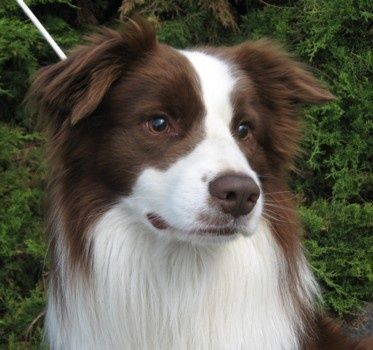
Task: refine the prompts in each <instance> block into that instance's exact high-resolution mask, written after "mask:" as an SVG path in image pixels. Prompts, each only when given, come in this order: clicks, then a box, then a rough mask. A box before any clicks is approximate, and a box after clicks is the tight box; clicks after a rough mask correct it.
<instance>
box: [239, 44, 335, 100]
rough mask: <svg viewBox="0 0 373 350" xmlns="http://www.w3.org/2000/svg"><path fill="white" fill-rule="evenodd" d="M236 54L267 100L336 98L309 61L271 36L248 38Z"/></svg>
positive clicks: (240, 64)
mask: <svg viewBox="0 0 373 350" xmlns="http://www.w3.org/2000/svg"><path fill="white" fill-rule="evenodd" d="M234 55H235V61H236V62H237V63H238V64H239V66H240V67H242V68H243V69H244V70H245V71H247V72H248V73H249V75H250V78H251V79H252V80H253V81H254V82H255V84H256V87H257V89H258V91H259V93H260V94H261V96H262V97H263V99H265V100H267V101H270V100H274V99H275V100H276V101H279V102H280V101H282V102H284V101H288V102H290V103H296V104H297V103H298V104H318V103H323V102H328V101H332V100H334V96H333V95H332V94H331V93H330V92H329V91H327V90H326V89H325V88H323V87H322V86H321V84H320V83H319V82H318V81H317V80H316V79H315V78H314V76H313V75H312V74H311V73H310V72H309V71H308V69H307V67H306V66H305V65H303V64H301V63H299V62H297V61H296V60H294V59H292V58H291V57H290V56H289V55H288V54H286V53H285V52H284V51H283V50H282V48H281V47H279V46H278V45H276V44H274V43H273V42H271V41H269V40H260V41H257V42H246V43H244V44H242V45H239V46H237V47H236V48H235V54H234Z"/></svg>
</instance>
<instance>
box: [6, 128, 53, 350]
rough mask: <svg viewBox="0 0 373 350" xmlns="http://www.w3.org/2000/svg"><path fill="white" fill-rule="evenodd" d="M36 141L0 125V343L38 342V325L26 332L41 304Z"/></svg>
mask: <svg viewBox="0 0 373 350" xmlns="http://www.w3.org/2000/svg"><path fill="white" fill-rule="evenodd" d="M41 142H42V140H41V138H40V136H39V135H38V134H37V133H27V132H25V131H24V130H22V129H20V128H15V127H10V126H8V125H6V124H0V173H1V177H0V198H1V207H0V266H3V267H5V268H2V269H1V270H0V281H1V283H0V305H1V307H0V315H1V319H0V344H9V346H10V347H11V346H13V348H15V349H20V348H27V344H28V343H29V342H28V341H27V337H30V339H31V343H35V344H36V343H40V339H41V337H40V334H41V324H40V322H36V323H35V325H34V327H32V328H30V329H29V332H28V334H27V329H28V327H29V326H30V324H32V321H33V320H34V319H35V317H37V315H38V314H39V313H40V312H41V311H42V309H43V304H44V296H43V283H42V282H41V281H42V279H41V276H42V272H43V264H44V256H45V250H46V248H45V245H44V237H43V234H42V231H43V230H42V220H41V217H42V208H41V202H42V198H43V191H42V190H41V187H42V181H43V180H42V179H43V178H44V174H45V169H44V168H43V161H42V159H43V158H42V153H41V150H40V145H41Z"/></svg>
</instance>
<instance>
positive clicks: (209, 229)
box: [146, 213, 237, 236]
mask: <svg viewBox="0 0 373 350" xmlns="http://www.w3.org/2000/svg"><path fill="white" fill-rule="evenodd" d="M146 217H147V219H148V221H149V222H150V224H151V225H152V226H153V227H155V228H156V229H157V230H166V229H168V228H172V227H171V226H170V225H169V224H168V223H167V222H166V221H165V220H164V219H163V218H162V217H161V216H159V215H157V214H155V213H149V214H147V215H146ZM236 232H237V228H236V227H235V226H233V225H231V226H202V227H199V228H191V229H190V230H185V233H187V234H195V235H204V236H209V235H211V236H212V235H213V236H229V235H233V234H234V233H236Z"/></svg>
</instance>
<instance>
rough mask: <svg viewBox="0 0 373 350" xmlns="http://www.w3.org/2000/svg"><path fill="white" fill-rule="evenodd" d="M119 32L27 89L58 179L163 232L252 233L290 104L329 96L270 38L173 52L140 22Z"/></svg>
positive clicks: (291, 122)
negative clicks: (47, 122) (45, 124)
mask: <svg viewBox="0 0 373 350" xmlns="http://www.w3.org/2000/svg"><path fill="white" fill-rule="evenodd" d="M122 30H123V32H122V33H121V34H119V33H117V32H113V31H106V32H105V33H104V34H102V35H98V36H96V37H94V39H93V40H92V43H91V44H90V45H89V46H85V47H81V48H79V49H77V50H76V51H75V52H73V53H72V54H71V55H70V56H69V58H68V59H67V60H66V61H64V62H61V63H59V64H57V65H55V66H53V67H52V68H47V70H45V71H44V72H43V73H41V75H40V76H39V78H38V79H37V81H36V83H35V84H36V87H35V88H36V89H38V91H37V92H35V93H34V95H35V96H34V99H35V100H36V101H37V104H38V105H39V107H41V110H42V112H43V113H44V114H48V115H51V116H52V117H53V118H54V119H53V121H52V124H51V125H52V127H51V129H52V133H53V135H54V140H55V142H56V146H55V147H56V150H57V153H58V152H60V153H61V154H60V155H59V162H60V163H62V165H60V166H61V168H62V169H63V171H64V172H65V174H67V176H70V179H66V181H67V183H68V184H70V185H72V184H73V180H74V181H75V182H76V184H77V186H78V187H79V184H80V186H81V187H82V188H84V191H86V192H87V191H91V193H92V195H91V197H92V198H95V199H92V201H94V200H96V199H97V197H101V198H100V200H98V202H99V203H100V204H99V205H101V206H103V207H104V206H105V205H107V204H108V203H110V204H113V203H116V204H119V205H120V206H122V207H123V210H124V211H123V212H124V213H125V215H127V216H131V217H132V219H133V220H134V221H135V222H138V223H141V224H143V225H145V226H147V227H148V228H149V231H150V232H154V233H156V234H161V235H162V236H166V237H171V238H173V237H174V238H176V239H181V240H194V241H206V240H208V241H216V240H218V241H219V240H227V239H231V238H233V237H236V236H237V235H238V234H244V235H249V234H251V233H253V232H254V231H255V228H256V226H257V224H258V221H259V219H260V218H261V216H262V211H263V205H264V197H265V195H266V192H268V189H269V188H273V187H274V186H272V187H271V186H270V185H269V183H270V182H271V181H272V185H273V184H275V183H276V181H277V180H276V179H283V175H284V171H285V170H286V169H287V168H288V167H289V165H290V164H291V160H292V157H293V156H294V153H295V151H296V142H297V138H298V127H297V120H296V117H295V115H294V113H295V111H296V106H297V104H299V103H307V102H309V103H317V102H323V101H327V100H329V99H331V98H332V96H331V95H330V94H329V93H328V92H327V91H325V90H323V89H322V88H320V87H319V86H318V84H317V83H316V81H315V80H314V79H313V77H312V76H311V75H310V74H309V73H307V72H306V71H304V70H303V69H302V68H301V66H300V65H299V64H297V63H295V62H293V61H292V60H291V59H289V58H288V57H287V56H286V55H285V54H283V53H282V52H281V51H279V50H278V49H276V48H273V46H272V44H270V43H268V42H260V43H246V44H243V45H241V46H237V47H232V48H224V49H211V48H206V49H201V50H192V51H183V50H176V49H173V48H170V47H169V46H166V45H162V44H159V43H157V42H156V40H155V36H154V32H153V30H152V29H151V28H150V27H149V25H148V24H146V23H143V22H141V21H140V22H135V23H130V24H128V25H127V26H125V27H124V28H123V29H122ZM72 179H73V180H72ZM66 186H67V185H66ZM65 188H66V187H65ZM71 191H73V189H71ZM95 192H97V193H96V195H94V194H93V193H95ZM95 196H96V197H95ZM76 197H78V195H76ZM105 198H106V199H105ZM105 202H106V203H105Z"/></svg>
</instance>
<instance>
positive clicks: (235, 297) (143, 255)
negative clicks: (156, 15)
mask: <svg viewBox="0 0 373 350" xmlns="http://www.w3.org/2000/svg"><path fill="white" fill-rule="evenodd" d="M92 237H94V241H93V246H94V254H93V276H92V280H91V281H90V282H88V283H87V282H86V283H84V282H83V281H82V280H79V277H77V278H74V279H72V280H71V281H68V282H67V283H66V288H65V290H64V294H65V296H64V297H65V300H66V307H67V308H66V310H65V311H62V312H63V313H64V315H63V316H62V317H61V315H60V314H61V310H59V308H58V303H57V302H56V300H55V299H56V297H55V296H54V295H53V293H51V294H52V295H50V298H49V305H48V313H47V321H46V324H47V326H48V327H47V328H48V329H47V332H48V336H49V338H50V341H51V345H52V347H53V348H56V349H60V348H61V349H62V348H63V349H258V350H259V349H286V350H290V349H297V347H298V344H297V342H298V332H299V323H300V320H299V319H298V316H297V314H296V312H295V311H294V308H293V305H292V298H291V296H290V293H289V291H288V289H287V284H286V283H283V282H284V280H285V279H286V276H285V273H284V264H285V263H284V258H283V257H282V255H281V253H280V251H279V249H278V247H277V245H276V243H275V241H274V239H273V238H272V235H271V234H270V231H269V227H268V226H267V224H266V223H265V222H264V221H263V222H261V224H260V225H259V229H258V231H257V232H256V233H255V234H254V235H253V236H252V237H248V238H244V237H242V238H239V239H237V240H234V241H232V242H228V243H224V244H221V245H214V246H209V247H208V246H205V247H201V246H199V247H197V246H192V245H191V244H189V243H179V242H176V241H166V240H162V239H161V238H159V237H156V236H155V235H152V234H149V232H144V228H143V227H138V226H136V224H132V223H131V222H130V220H128V219H126V218H125V216H123V213H122V212H121V209H120V208H119V207H116V208H114V209H112V210H110V211H109V212H108V213H106V214H105V215H104V217H103V218H102V219H101V220H100V221H99V223H98V224H97V226H96V228H95V231H94V232H93V235H92ZM304 269H306V270H307V267H306V266H304ZM306 274H307V275H308V270H307V271H306ZM304 283H305V284H309V285H306V286H304V287H305V289H306V290H307V288H308V290H310V289H311V290H313V288H314V287H313V283H314V282H313V279H312V278H305V280H304Z"/></svg>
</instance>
